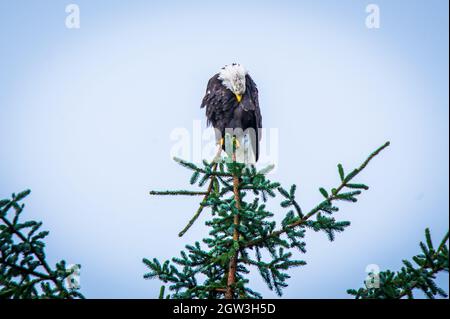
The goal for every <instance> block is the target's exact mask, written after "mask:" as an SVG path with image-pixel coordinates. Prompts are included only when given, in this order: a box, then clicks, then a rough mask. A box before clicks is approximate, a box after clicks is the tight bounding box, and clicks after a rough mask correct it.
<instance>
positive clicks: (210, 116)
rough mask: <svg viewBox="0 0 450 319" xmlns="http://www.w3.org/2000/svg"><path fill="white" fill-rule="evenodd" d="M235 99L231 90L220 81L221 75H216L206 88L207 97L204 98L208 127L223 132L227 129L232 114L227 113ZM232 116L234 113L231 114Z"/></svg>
mask: <svg viewBox="0 0 450 319" xmlns="http://www.w3.org/2000/svg"><path fill="white" fill-rule="evenodd" d="M232 99H233V94H232V93H231V91H230V90H228V89H226V88H225V87H224V86H223V85H222V81H221V80H219V74H216V75H214V76H213V77H212V78H211V79H210V80H209V81H208V85H207V87H206V93H205V97H204V98H203V101H202V105H201V107H202V108H203V107H206V118H207V120H208V121H207V124H208V126H209V125H211V124H212V126H213V127H214V128H216V129H219V130H220V131H221V132H222V130H224V129H225V128H226V125H227V124H228V123H229V121H230V120H231V118H230V112H227V111H228V109H229V108H230V107H231V104H232V103H230V102H231V101H232ZM231 115H232V113H231Z"/></svg>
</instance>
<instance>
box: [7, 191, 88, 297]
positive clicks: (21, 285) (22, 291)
mask: <svg viewBox="0 0 450 319" xmlns="http://www.w3.org/2000/svg"><path fill="white" fill-rule="evenodd" d="M29 194H30V191H29V190H26V191H23V192H21V193H19V194H17V195H15V194H12V198H11V199H4V200H0V299H1V298H26V299H30V298H64V299H72V298H83V295H82V294H80V293H79V292H78V291H77V289H75V288H67V287H66V285H65V281H66V280H67V279H68V277H69V276H70V275H71V274H72V270H69V269H67V267H66V263H65V261H64V260H62V261H60V262H58V263H56V265H55V268H51V267H50V265H49V264H48V263H47V261H46V255H45V251H44V248H45V243H44V241H43V239H44V238H45V237H46V236H47V235H48V231H43V230H41V226H42V223H41V222H36V221H23V222H22V221H20V217H21V213H22V211H23V208H24V204H21V203H20V202H21V201H22V200H23V199H24V198H25V197H26V196H28V195H29Z"/></svg>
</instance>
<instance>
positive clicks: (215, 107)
mask: <svg viewBox="0 0 450 319" xmlns="http://www.w3.org/2000/svg"><path fill="white" fill-rule="evenodd" d="M245 83H246V89H245V93H244V94H243V95H242V100H241V101H240V102H238V100H237V99H236V96H235V95H234V94H233V92H231V90H229V89H227V88H226V87H225V86H224V85H223V84H222V81H221V80H220V79H219V74H215V75H214V76H213V77H212V78H211V79H210V80H209V82H208V86H207V88H206V94H205V97H204V98H203V101H202V105H201V107H202V108H203V107H206V117H207V119H208V125H212V126H213V127H214V128H215V129H216V138H217V140H218V141H219V140H220V139H221V138H223V137H225V131H226V129H233V130H235V129H242V130H243V131H246V130H247V129H253V130H254V133H255V134H253V135H252V134H249V136H250V137H251V138H252V140H251V143H252V145H254V151H255V156H256V160H258V157H259V140H260V138H261V134H260V132H259V129H261V128H262V118H261V111H260V109H259V101H258V89H257V88H256V84H255V82H253V80H252V78H251V77H250V75H248V74H247V75H246V76H245Z"/></svg>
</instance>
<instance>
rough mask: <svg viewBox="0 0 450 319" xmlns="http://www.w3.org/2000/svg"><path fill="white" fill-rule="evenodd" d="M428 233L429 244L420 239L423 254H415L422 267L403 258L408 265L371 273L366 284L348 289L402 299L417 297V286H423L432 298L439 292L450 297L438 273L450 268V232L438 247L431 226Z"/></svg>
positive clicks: (361, 296) (370, 296)
mask: <svg viewBox="0 0 450 319" xmlns="http://www.w3.org/2000/svg"><path fill="white" fill-rule="evenodd" d="M425 236H426V241H425V244H424V243H422V242H421V243H420V247H421V249H422V254H419V255H416V256H414V257H413V258H412V259H413V261H414V262H415V263H416V264H417V265H418V266H419V267H418V268H414V266H413V265H412V263H411V262H409V261H408V260H403V264H404V267H402V269H401V270H400V271H397V272H393V271H390V270H386V271H382V272H380V273H378V274H370V276H371V280H370V281H367V280H366V282H365V286H366V288H360V289H358V290H355V289H348V290H347V293H348V294H351V295H354V296H355V298H356V299H402V298H404V297H408V298H410V299H412V298H414V296H413V290H414V289H420V290H422V291H423V292H424V294H425V295H426V296H427V297H428V298H430V299H434V298H435V296H437V295H438V296H441V297H448V294H447V293H446V292H445V291H444V290H443V289H441V288H439V287H438V286H437V285H436V283H435V279H436V276H435V275H436V274H437V273H439V272H441V271H446V272H448V262H449V254H448V248H447V246H446V244H447V242H448V239H449V233H448V232H447V233H446V235H445V236H444V238H443V239H442V241H441V243H440V245H439V247H438V249H437V250H436V251H435V250H434V248H433V244H432V241H431V236H430V231H429V229H428V228H427V229H426V230H425ZM375 278H376V279H377V280H376V282H375ZM375 284H376V285H375Z"/></svg>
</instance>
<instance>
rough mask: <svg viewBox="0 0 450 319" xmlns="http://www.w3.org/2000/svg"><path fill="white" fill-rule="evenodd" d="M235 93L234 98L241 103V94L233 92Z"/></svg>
mask: <svg viewBox="0 0 450 319" xmlns="http://www.w3.org/2000/svg"><path fill="white" fill-rule="evenodd" d="M235 95H236V99H237V100H238V102H239V103H241V100H242V95H240V94H235Z"/></svg>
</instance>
